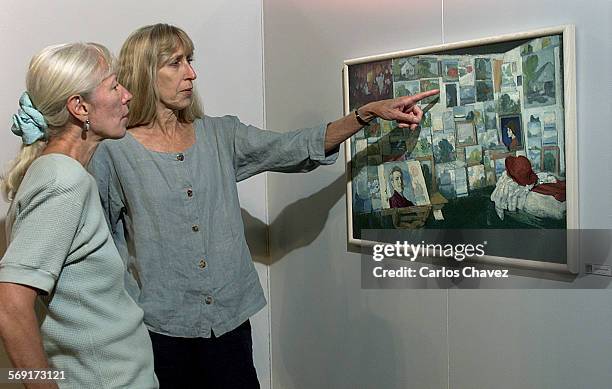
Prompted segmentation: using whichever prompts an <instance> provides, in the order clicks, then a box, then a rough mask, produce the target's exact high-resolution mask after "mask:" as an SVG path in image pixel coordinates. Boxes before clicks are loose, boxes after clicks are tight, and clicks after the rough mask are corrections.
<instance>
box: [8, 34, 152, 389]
mask: <svg viewBox="0 0 612 389" xmlns="http://www.w3.org/2000/svg"><path fill="white" fill-rule="evenodd" d="M131 98H132V95H131V94H130V92H128V90H127V89H125V88H124V87H123V86H122V85H121V84H119V83H118V82H117V77H116V75H115V72H114V68H113V60H112V57H111V55H110V53H109V51H108V50H107V49H106V48H105V47H103V46H101V45H99V44H95V43H70V44H61V45H56V46H50V47H47V48H45V49H43V50H42V51H41V52H40V53H39V54H37V55H36V56H34V58H33V59H32V60H31V62H30V66H29V70H28V73H27V77H26V92H24V93H23V95H22V96H21V98H20V100H19V105H20V108H19V111H18V113H17V114H16V115H14V117H13V126H12V129H11V130H12V131H13V133H15V134H16V135H18V136H19V137H21V140H22V142H23V144H22V147H21V151H20V153H19V155H18V157H17V158H16V160H15V163H14V165H13V167H12V168H11V169H10V170H9V171H8V173H7V174H6V175H5V176H4V177H3V180H2V189H3V191H4V194H5V196H6V197H7V198H8V199H9V200H10V201H11V205H10V208H9V211H8V216H7V238H8V242H9V245H8V248H7V250H6V253H5V254H4V257H3V258H2V259H1V260H0V337H1V338H2V340H3V342H4V346H5V349H6V351H7V353H8V356H9V358H10V360H11V362H12V363H13V365H14V366H15V367H16V368H18V369H36V370H43V371H47V372H48V373H49V374H44V375H40V374H39V375H38V378H39V379H41V378H45V381H44V382H42V383H37V384H34V383H31V382H27V383H26V387H28V388H30V387H32V388H34V387H36V388H43V387H45V388H56V387H58V386H59V387H60V388H64V387H66V388H96V389H97V388H126V387H130V388H156V387H157V386H158V384H157V380H156V378H155V374H154V372H153V360H152V350H151V343H150V340H149V337H148V336H147V332H146V329H145V327H144V325H143V322H142V317H143V312H142V310H141V309H140V308H139V307H138V306H137V305H136V304H135V303H134V301H133V300H132V299H131V298H130V297H129V295H128V294H127V292H126V291H125V287H124V274H125V273H124V264H123V262H122V260H121V257H120V255H119V253H118V252H117V249H116V247H115V245H114V244H113V241H112V239H111V236H110V233H109V230H108V226H107V224H106V220H105V218H104V215H103V210H102V207H101V205H100V200H99V196H98V190H97V186H96V183H95V180H94V179H93V178H92V177H91V176H90V175H89V174H88V173H87V171H86V170H85V169H84V167H83V166H84V165H85V164H87V163H88V161H89V159H90V157H91V155H92V154H93V152H94V150H95V148H96V146H97V145H98V144H99V143H100V141H102V140H103V139H108V138H115V139H116V138H121V137H123V136H124V135H125V130H126V125H127V115H128V105H127V104H128V102H129V101H130V99H131ZM48 369H55V370H48ZM28 378H35V377H33V376H32V377H28Z"/></svg>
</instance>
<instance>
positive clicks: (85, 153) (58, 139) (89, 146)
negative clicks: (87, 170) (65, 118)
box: [42, 125, 102, 166]
mask: <svg viewBox="0 0 612 389" xmlns="http://www.w3.org/2000/svg"><path fill="white" fill-rule="evenodd" d="M58 132H59V135H56V136H54V137H52V138H51V139H49V141H48V143H47V147H45V149H44V150H43V152H42V154H43V155H44V154H52V153H54V154H64V155H67V156H69V157H70V158H72V159H75V160H77V161H78V162H79V163H80V164H81V165H83V166H86V165H87V164H88V163H89V160H90V159H91V156H92V155H93V153H94V151H95V150H96V147H97V146H98V144H99V143H100V141H101V140H102V139H101V138H99V137H98V136H96V135H93V134H92V133H89V132H85V131H83V130H82V129H81V128H79V127H77V126H72V125H70V127H68V128H65V129H62V130H60V131H58Z"/></svg>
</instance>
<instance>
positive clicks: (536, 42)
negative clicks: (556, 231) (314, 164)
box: [348, 35, 565, 238]
mask: <svg viewBox="0 0 612 389" xmlns="http://www.w3.org/2000/svg"><path fill="white" fill-rule="evenodd" d="M562 41H563V40H562V36H561V35H549V36H543V37H538V38H535V39H524V40H521V41H515V42H507V43H505V44H497V45H485V46H480V47H470V48H466V49H455V50H452V51H445V52H437V53H428V54H422V55H412V56H403V57H397V58H391V59H385V60H375V61H370V62H363V63H357V64H352V65H350V66H348V107H349V109H350V110H354V109H356V108H358V107H360V106H362V105H363V104H366V103H368V102H370V101H374V100H378V99H387V98H394V97H399V96H406V95H413V94H416V93H419V92H424V91H428V90H432V89H440V95H439V97H438V98H435V97H431V98H428V99H426V100H424V101H422V102H421V103H420V106H421V107H422V108H425V107H428V108H429V110H428V111H427V112H426V114H425V115H424V119H423V121H422V123H421V125H420V128H418V129H416V130H409V129H401V128H398V127H397V126H396V123H394V122H388V121H384V120H380V119H377V120H375V121H374V122H372V123H370V125H368V126H367V127H365V128H363V129H362V130H361V131H359V132H358V133H357V134H355V135H354V136H353V137H352V138H351V141H350V174H351V189H352V190H351V191H352V217H353V229H354V231H355V232H357V233H358V232H359V230H360V229H362V228H394V226H393V224H392V223H391V222H389V221H388V220H386V219H385V215H389V210H393V209H401V208H407V209H409V208H410V207H419V206H431V205H434V207H433V210H434V211H433V212H431V213H430V214H429V216H428V220H427V221H426V223H425V227H429V228H457V227H473V228H506V227H527V228H564V227H565V214H564V208H563V207H564V206H565V205H564V204H559V206H558V210H557V211H558V212H556V211H555V210H553V212H552V213H551V212H549V213H548V214H546V213H544V214H538V212H531V215H529V212H527V215H519V214H517V215H515V216H517V217H514V218H504V214H503V213H502V214H499V212H495V207H496V203H494V202H493V200H492V199H491V197H492V193H493V192H494V191H495V189H496V186H500V180H502V178H503V176H504V175H505V174H506V173H505V172H506V163H505V162H506V158H507V157H509V156H515V157H516V156H524V157H526V158H527V159H528V160H529V162H530V164H531V168H532V170H533V172H535V173H536V174H538V177H539V178H540V179H547V180H548V181H546V182H555V181H562V180H564V179H565V154H564V153H565V139H564V101H563V85H564V83H563V48H562ZM501 190H504V189H503V188H502V189H500V191H501ZM434 198H435V200H434ZM436 205H438V206H437V207H436ZM555 206H556V205H554V204H553V207H555ZM498 210H499V206H498ZM502 212H503V211H502ZM555 212H556V213H555ZM395 227H397V226H395ZM355 237H357V238H358V236H355Z"/></svg>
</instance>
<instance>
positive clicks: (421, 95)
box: [410, 89, 440, 103]
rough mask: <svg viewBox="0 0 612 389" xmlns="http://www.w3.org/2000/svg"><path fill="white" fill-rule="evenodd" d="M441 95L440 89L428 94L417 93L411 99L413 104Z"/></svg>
mask: <svg viewBox="0 0 612 389" xmlns="http://www.w3.org/2000/svg"><path fill="white" fill-rule="evenodd" d="M439 93H440V89H432V90H429V91H427V92H421V93H417V94H416V95H412V96H410V98H411V99H412V101H413V102H415V103H416V102H417V101H421V100H423V99H424V98H426V97H429V96H433V95H437V94H439Z"/></svg>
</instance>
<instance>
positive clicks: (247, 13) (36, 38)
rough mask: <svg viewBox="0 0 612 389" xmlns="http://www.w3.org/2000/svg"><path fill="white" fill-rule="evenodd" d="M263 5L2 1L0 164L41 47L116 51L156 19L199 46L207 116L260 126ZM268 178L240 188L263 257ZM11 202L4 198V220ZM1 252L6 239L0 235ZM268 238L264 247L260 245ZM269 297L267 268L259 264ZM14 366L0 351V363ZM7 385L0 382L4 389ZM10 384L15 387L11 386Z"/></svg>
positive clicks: (262, 359) (256, 327)
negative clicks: (86, 44) (91, 45)
mask: <svg viewBox="0 0 612 389" xmlns="http://www.w3.org/2000/svg"><path fill="white" fill-rule="evenodd" d="M261 15H262V10H261V1H259V0H238V1H232V2H227V1H223V0H212V1H206V2H201V1H196V0H183V1H180V2H168V1H160V0H152V1H146V2H145V1H133V2H127V1H119V0H112V1H103V2H91V1H90V2H82V1H76V0H63V1H53V2H49V1H42V0H34V1H27V2H24V1H16V0H4V1H3V2H2V12H0V52H2V53H3V54H2V58H3V61H2V65H1V71H0V84H1V85H2V93H0V123H3V125H2V128H3V130H2V131H0V165H1V166H2V167H3V168H4V167H5V166H7V163H8V161H9V160H10V159H12V158H13V157H14V156H15V155H16V152H17V150H18V148H19V145H20V140H19V139H18V138H17V137H16V136H14V135H13V134H12V133H11V132H10V123H11V115H12V114H13V113H15V112H16V109H17V107H18V99H19V96H20V95H21V93H22V92H23V90H24V88H25V72H26V69H27V65H28V62H29V60H30V58H31V57H32V55H33V54H34V53H35V52H37V51H38V50H40V49H42V48H43V47H45V46H47V45H51V44H56V43H62V42H69V41H96V42H100V43H103V44H105V45H107V46H108V47H109V48H110V49H111V50H112V51H114V52H115V53H118V50H119V48H120V47H121V44H122V43H123V41H124V40H125V38H127V36H128V35H129V33H130V32H131V31H133V30H135V29H136V28H138V27H140V26H143V25H146V24H153V23H158V22H165V23H171V24H176V25H178V26H180V27H181V28H183V29H184V30H185V31H186V32H187V33H188V34H189V35H190V36H191V38H192V39H193V40H194V44H195V46H196V52H195V62H194V65H195V68H196V71H197V73H198V78H197V80H196V85H197V88H198V90H199V93H200V95H201V97H202V100H203V104H204V110H205V112H206V113H207V114H208V115H213V116H215V115H225V114H233V115H238V116H239V117H240V118H241V120H242V121H243V122H245V123H249V124H254V125H257V126H259V127H262V126H263V124H264V123H263V120H264V111H263V64H262V53H263V47H262V16H261ZM265 180H266V177H265V175H261V176H259V177H255V178H253V179H250V180H248V181H246V182H243V183H241V184H240V185H239V193H240V198H241V204H242V208H243V215H245V220H246V221H247V222H248V223H247V230H249V235H250V236H255V237H256V238H257V239H254V240H252V241H249V244H250V246H251V247H254V248H255V251H256V253H258V254H260V255H265V250H266V245H265V228H262V226H263V225H265V223H266V222H267V218H266V213H267V210H266V199H265V185H266V183H265ZM7 209H8V204H7V203H6V202H4V201H0V215H2V216H0V224H1V226H0V227H1V229H2V231H4V216H5V215H6V210H7ZM0 236H1V237H2V241H0V254H1V253H4V250H5V245H6V242H4V241H3V239H4V234H3V233H2V234H0ZM262 242H263V244H262ZM256 267H257V270H258V272H259V276H260V279H261V281H262V284H263V286H264V290H265V291H266V295H267V294H268V288H267V286H268V274H267V266H266V265H263V264H259V263H257V264H256ZM268 315H269V312H268V310H267V308H265V309H264V310H262V311H261V312H260V313H259V314H257V315H256V316H255V317H254V318H253V319H252V325H253V338H254V353H255V364H256V368H257V372H258V375H259V378H260V381H261V383H262V388H269V387H270V383H269V381H270V380H269V377H270V366H269V341H268V338H269V322H268ZM8 366H10V364H9V362H8V361H7V358H6V355H5V353H4V351H3V350H0V367H8ZM1 387H3V386H2V384H0V388H1ZM8 387H13V386H8Z"/></svg>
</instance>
